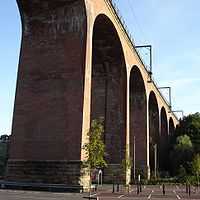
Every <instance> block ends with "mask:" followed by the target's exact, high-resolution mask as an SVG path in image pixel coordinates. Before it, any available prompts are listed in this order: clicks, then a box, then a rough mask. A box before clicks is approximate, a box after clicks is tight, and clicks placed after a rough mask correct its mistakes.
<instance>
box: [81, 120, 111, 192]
mask: <svg viewBox="0 0 200 200" xmlns="http://www.w3.org/2000/svg"><path fill="white" fill-rule="evenodd" d="M103 134H104V120H103V119H101V118H100V119H95V120H93V121H92V123H91V127H90V131H89V132H88V137H89V142H88V143H87V144H86V145H85V146H84V149H85V153H86V161H85V162H84V166H85V167H87V168H88V170H89V173H90V188H91V175H92V172H93V171H94V169H98V168H103V167H107V163H106V160H105V154H106V152H105V144H104V140H103Z"/></svg>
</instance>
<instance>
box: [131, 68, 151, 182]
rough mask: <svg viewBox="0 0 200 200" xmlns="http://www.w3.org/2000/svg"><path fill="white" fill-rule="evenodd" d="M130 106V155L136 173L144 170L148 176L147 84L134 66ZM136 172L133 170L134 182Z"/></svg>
mask: <svg viewBox="0 0 200 200" xmlns="http://www.w3.org/2000/svg"><path fill="white" fill-rule="evenodd" d="M129 84H130V86H129V87H130V88H129V95H130V99H129V104H130V155H131V157H132V158H133V157H134V139H135V161H136V162H135V166H136V172H137V171H141V170H143V172H144V173H145V174H146V169H147V166H148V163H147V97H146V89H145V82H144V80H143V77H142V74H141V72H140V69H139V68H138V67H137V66H133V68H132V69H131V72H130V80H129ZM133 173H134V171H133V170H132V180H133V178H134V177H133V175H134V174H133Z"/></svg>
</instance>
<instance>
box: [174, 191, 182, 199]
mask: <svg viewBox="0 0 200 200" xmlns="http://www.w3.org/2000/svg"><path fill="white" fill-rule="evenodd" d="M173 193H174V194H175V195H176V198H177V199H179V200H180V199H181V197H180V196H179V195H178V194H177V193H176V191H175V190H173Z"/></svg>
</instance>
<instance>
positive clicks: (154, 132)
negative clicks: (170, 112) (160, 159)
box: [148, 92, 159, 176]
mask: <svg viewBox="0 0 200 200" xmlns="http://www.w3.org/2000/svg"><path fill="white" fill-rule="evenodd" d="M148 107H149V164H150V171H151V176H154V173H153V172H155V170H156V171H157V166H156V165H157V147H158V144H159V109H158V102H157V99H156V96H155V94H154V92H151V93H150V95H149V103H148ZM155 162H156V164H155Z"/></svg>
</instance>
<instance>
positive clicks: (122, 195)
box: [117, 194, 125, 199]
mask: <svg viewBox="0 0 200 200" xmlns="http://www.w3.org/2000/svg"><path fill="white" fill-rule="evenodd" d="M124 196H125V195H124V194H123V195H120V196H118V197H117V198H118V199H120V198H122V197H124Z"/></svg>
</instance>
